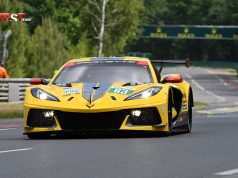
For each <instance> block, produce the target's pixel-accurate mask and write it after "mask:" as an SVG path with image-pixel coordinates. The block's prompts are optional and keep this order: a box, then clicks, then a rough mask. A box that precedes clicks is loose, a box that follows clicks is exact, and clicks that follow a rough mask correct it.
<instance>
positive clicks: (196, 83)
mask: <svg viewBox="0 0 238 178" xmlns="http://www.w3.org/2000/svg"><path fill="white" fill-rule="evenodd" d="M186 77H187V78H189V79H190V80H191V82H192V84H194V85H195V86H196V87H197V88H199V89H200V90H202V91H203V92H206V93H207V94H209V95H211V96H213V97H215V98H217V99H218V100H219V101H220V102H224V101H225V98H223V97H221V96H218V95H216V94H214V93H212V92H210V91H207V90H205V88H203V87H202V86H201V85H200V84H199V83H198V82H197V81H196V80H194V79H193V78H192V76H191V75H189V74H186Z"/></svg>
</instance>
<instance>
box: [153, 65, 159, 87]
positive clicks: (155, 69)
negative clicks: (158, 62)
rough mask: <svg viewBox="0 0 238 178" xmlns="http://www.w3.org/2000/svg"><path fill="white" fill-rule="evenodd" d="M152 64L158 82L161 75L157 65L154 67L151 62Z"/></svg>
mask: <svg viewBox="0 0 238 178" xmlns="http://www.w3.org/2000/svg"><path fill="white" fill-rule="evenodd" d="M152 66H153V68H154V71H155V75H156V77H157V80H158V82H159V83H160V82H161V75H160V73H159V71H158V69H157V67H156V66H155V65H154V64H152Z"/></svg>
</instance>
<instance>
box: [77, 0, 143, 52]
mask: <svg viewBox="0 0 238 178" xmlns="http://www.w3.org/2000/svg"><path fill="white" fill-rule="evenodd" d="M97 2H98V5H99V7H101V3H102V2H101V1H97ZM83 4H84V6H83V8H82V13H81V16H80V19H81V28H80V31H81V32H84V31H86V32H87V34H88V38H89V39H91V40H90V41H91V46H92V47H94V48H95V47H96V48H97V47H98V45H97V44H98V39H97V37H98V31H99V30H100V21H99V20H98V19H97V17H100V11H99V10H98V8H97V7H96V6H95V5H92V4H91V3H90V2H89V1H84V3H83ZM142 9H143V1H142V0H130V1H125V0H117V1H113V0H111V1H109V3H108V5H107V8H106V26H105V36H104V42H105V44H104V55H105V56H115V55H121V54H122V53H123V52H124V48H125V46H126V45H127V44H128V43H130V42H132V41H133V40H135V39H136V38H137V37H138V34H139V29H138V25H139V22H140V21H139V14H140V12H141V10H142ZM89 11H90V12H91V13H92V14H94V15H92V14H90V12H89ZM95 16H96V17H95ZM95 52H96V51H95ZM96 54H97V53H95V54H94V55H96Z"/></svg>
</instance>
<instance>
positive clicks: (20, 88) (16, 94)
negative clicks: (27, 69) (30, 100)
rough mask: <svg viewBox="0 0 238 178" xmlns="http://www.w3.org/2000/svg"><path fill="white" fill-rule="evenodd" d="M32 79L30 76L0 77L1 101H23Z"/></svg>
mask: <svg viewBox="0 0 238 178" xmlns="http://www.w3.org/2000/svg"><path fill="white" fill-rule="evenodd" d="M30 80H31V79H30V78H11V79H0V103H4V102H18V101H23V100H24V98H25V90H26V88H27V87H29V86H30Z"/></svg>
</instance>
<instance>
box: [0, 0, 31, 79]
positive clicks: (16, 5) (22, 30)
mask: <svg viewBox="0 0 238 178" xmlns="http://www.w3.org/2000/svg"><path fill="white" fill-rule="evenodd" d="M24 8H25V4H24V3H22V2H19V1H17V0H11V1H0V9H1V12H23V9H24ZM0 29H1V30H2V31H7V30H11V32H12V34H11V36H10V37H9V40H8V47H7V48H8V52H9V54H8V55H9V57H8V59H7V61H6V66H7V71H8V73H9V76H10V77H25V76H26V73H25V68H26V65H25V64H26V56H25V53H26V43H27V41H28V38H29V31H28V26H27V24H26V23H25V22H19V21H17V22H15V21H12V22H9V21H1V23H0ZM1 50H2V49H1ZM1 57H2V56H1Z"/></svg>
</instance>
